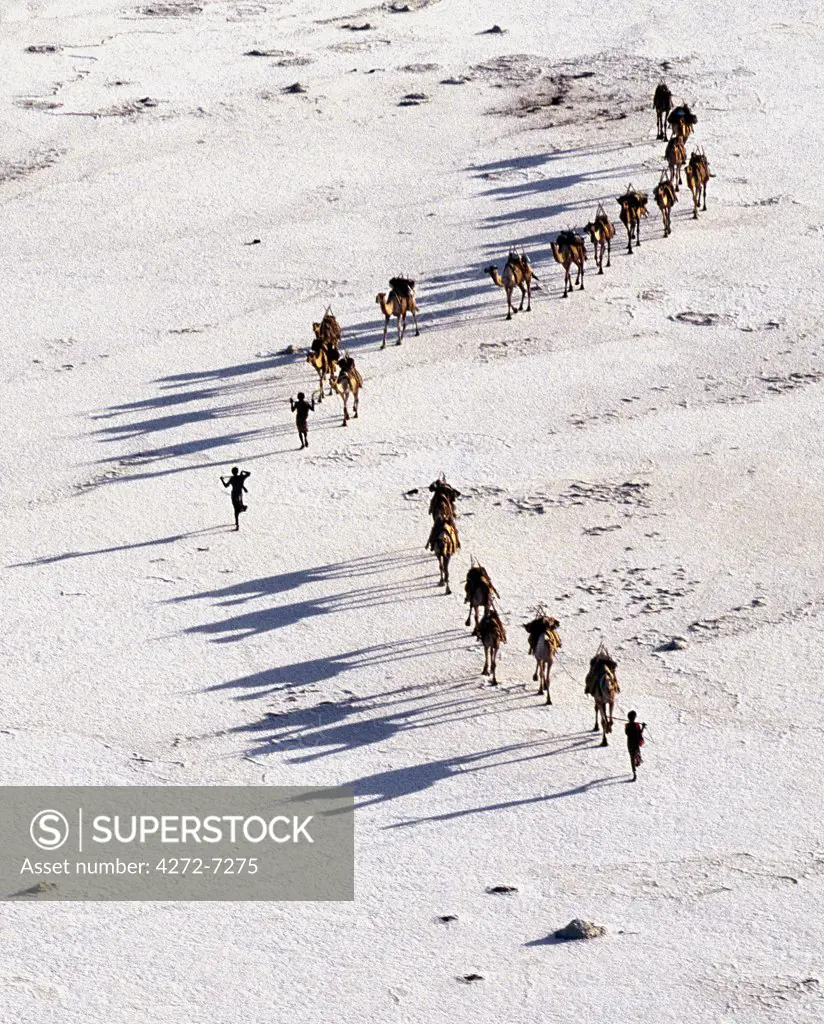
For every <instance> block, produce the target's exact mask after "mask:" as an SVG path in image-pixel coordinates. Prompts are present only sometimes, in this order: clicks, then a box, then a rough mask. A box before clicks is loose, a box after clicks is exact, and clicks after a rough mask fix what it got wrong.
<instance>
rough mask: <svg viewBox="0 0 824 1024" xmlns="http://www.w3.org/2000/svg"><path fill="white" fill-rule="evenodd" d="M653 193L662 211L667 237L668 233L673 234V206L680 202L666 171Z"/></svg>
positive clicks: (665, 235)
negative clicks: (671, 221)
mask: <svg viewBox="0 0 824 1024" xmlns="http://www.w3.org/2000/svg"><path fill="white" fill-rule="evenodd" d="M652 194H653V195H654V196H655V202H656V203H657V204H658V209H659V210H660V211H661V218H662V220H663V221H664V238H666V237H667V236H668V235H670V234H672V225H671V223H670V220H671V217H672V208H673V206H674V205H675V203H677V202H678V196H677V195H676V194H675V188H674V187H673V184H672V182H671V181H670V180H669V177H668V175H667V172H666V171H664V172H663V173H662V174H661V180H660V181H659V182H658V184H657V185H656V186H655V188H654V189H653V192H652Z"/></svg>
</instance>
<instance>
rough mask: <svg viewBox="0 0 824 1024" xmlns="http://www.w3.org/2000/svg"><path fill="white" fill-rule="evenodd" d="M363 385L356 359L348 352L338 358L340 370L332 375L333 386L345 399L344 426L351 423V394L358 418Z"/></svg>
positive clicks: (354, 411) (354, 415)
mask: <svg viewBox="0 0 824 1024" xmlns="http://www.w3.org/2000/svg"><path fill="white" fill-rule="evenodd" d="M362 387H363V377H361V375H360V371H359V370H358V369H357V367H356V366H355V360H354V358H353V357H352V356H350V355H349V353H348V352H346V351H344V354H343V355H342V356H340V357H339V358H338V372H337V375H336V376H333V377H332V388H333V390H334V391H335V392H336V393H337V394H339V395H340V397H341V398H342V399H343V426H344V427H345V426H347V425H348V423H349V397H350V395H351V397H352V399H353V402H352V416H353V417H354V418H355V419H357V418H358V402H359V399H360V390H361V388H362Z"/></svg>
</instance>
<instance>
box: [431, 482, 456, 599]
mask: <svg viewBox="0 0 824 1024" xmlns="http://www.w3.org/2000/svg"><path fill="white" fill-rule="evenodd" d="M429 490H430V491H431V492H432V500H431V501H430V502H429V514H430V515H431V516H432V518H433V519H434V521H435V522H434V524H433V526H432V529H431V531H430V533H429V539H428V540H427V542H426V550H428V551H429V550H431V551H433V552H434V553H435V557H436V558H437V559H438V568H439V569H440V571H441V578H440V580H439V582H438V586H440V587H443V586H445V587H446V593H447V594H451V593H452V591H451V590H450V588H449V560H450V558H451V557H452V556H453V555H454V554H455V552H456V551H460V549H461V542H460V540H459V538H458V528H457V527H456V526H455V500H456V499H457V498H459V497H460V496H461V495H460V491H457V490H455V488H454V487H451V486H450V485H449V484H448V483H447V482H446V477H445V476H444V474H443V473H441V475H440V477H439V478H438V479H437V480H434V481H433V482H432V483H431V484H430V485H429Z"/></svg>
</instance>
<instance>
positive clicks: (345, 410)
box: [343, 391, 349, 426]
mask: <svg viewBox="0 0 824 1024" xmlns="http://www.w3.org/2000/svg"><path fill="white" fill-rule="evenodd" d="M348 405H349V392H348V391H344V393H343V425H344V426H347V424H348V422H349V409H348V408H347V406H348Z"/></svg>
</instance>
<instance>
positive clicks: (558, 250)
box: [550, 230, 587, 298]
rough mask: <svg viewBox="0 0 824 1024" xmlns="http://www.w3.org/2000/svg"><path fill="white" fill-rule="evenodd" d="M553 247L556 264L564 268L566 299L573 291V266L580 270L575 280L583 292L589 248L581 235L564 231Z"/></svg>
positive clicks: (552, 244) (553, 243)
mask: <svg viewBox="0 0 824 1024" xmlns="http://www.w3.org/2000/svg"><path fill="white" fill-rule="evenodd" d="M550 244H551V246H552V255H553V256H554V258H555V262H556V263H560V264H561V266H562V267H563V268H564V296H563V297H564V298H566V297H567V295H568V294H569V292H571V291H572V275H571V269H572V265H573V264H575V266H576V267H577V268H578V274H577V276H576V278H575V284H577V285H580V288H581V290H582V291H583V288H584V263H585V262H586V258H587V247H586V245H585V243H584V240H583V238H581V236H580V235H576V234H575V232H574V231H569V230H568V231H562V232H561V233H560V234H559V235H558V238H557V239H556V241H554V242H552V243H550Z"/></svg>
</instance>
